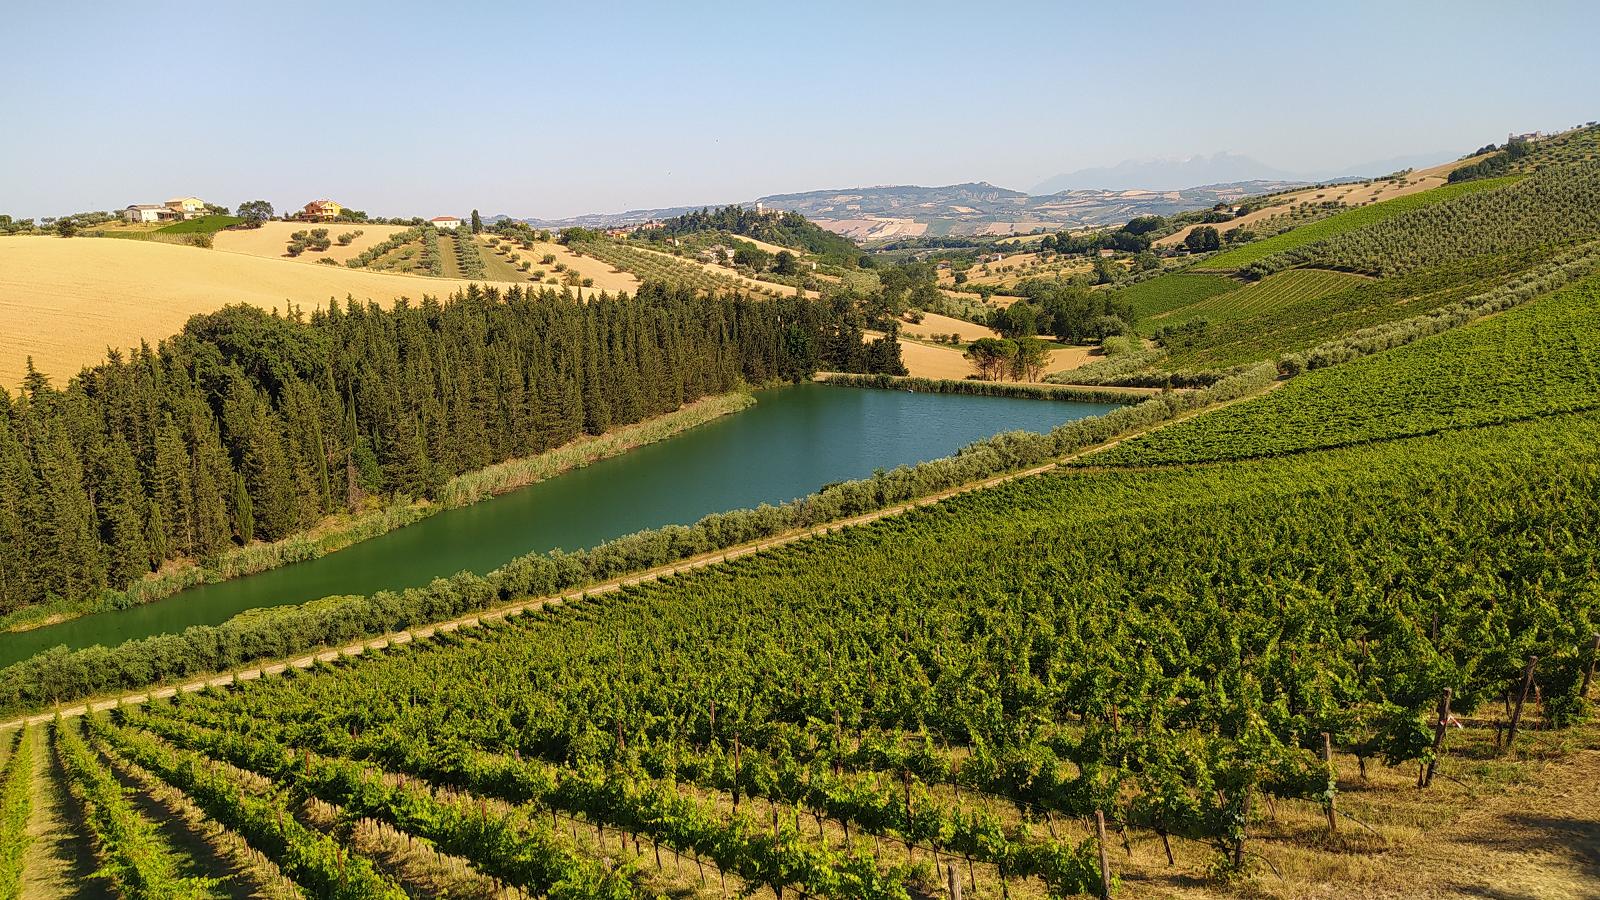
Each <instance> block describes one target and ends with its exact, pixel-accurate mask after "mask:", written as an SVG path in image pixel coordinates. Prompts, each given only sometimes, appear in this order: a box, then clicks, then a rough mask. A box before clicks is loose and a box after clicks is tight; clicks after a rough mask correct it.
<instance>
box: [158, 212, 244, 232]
mask: <svg viewBox="0 0 1600 900" xmlns="http://www.w3.org/2000/svg"><path fill="white" fill-rule="evenodd" d="M244 222H245V219H243V218H241V217H239V216H225V215H224V216H201V217H200V218H198V219H184V220H183V221H181V222H173V223H172V224H171V225H166V226H163V227H161V228H157V229H156V233H157V234H216V233H217V232H219V231H221V230H223V229H224V228H232V227H233V226H235V225H241V224H244Z"/></svg>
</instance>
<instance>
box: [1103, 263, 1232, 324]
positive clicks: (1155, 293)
mask: <svg viewBox="0 0 1600 900" xmlns="http://www.w3.org/2000/svg"><path fill="white" fill-rule="evenodd" d="M1237 287H1239V282H1238V281H1237V280H1235V279H1233V278H1228V277H1226V276H1223V275H1203V274H1197V273H1194V272H1175V273H1173V274H1171V275H1163V276H1161V277H1159V278H1152V279H1150V280H1149V281H1141V282H1139V283H1138V284H1135V285H1133V286H1132V287H1127V288H1123V289H1122V290H1120V291H1118V294H1117V296H1118V299H1119V300H1122V301H1124V302H1126V303H1127V304H1128V305H1129V306H1131V307H1132V308H1133V315H1134V320H1135V322H1137V323H1139V324H1141V325H1142V324H1144V323H1145V322H1147V321H1148V320H1149V319H1150V318H1152V317H1154V316H1159V315H1163V314H1165V313H1169V312H1172V311H1173V310H1176V309H1182V308H1183V307H1186V306H1191V305H1193V304H1195V303H1199V302H1200V301H1202V300H1205V299H1206V298H1208V297H1215V296H1217V295H1218V294H1226V293H1228V292H1229V291H1231V290H1234V289H1235V288H1237Z"/></svg>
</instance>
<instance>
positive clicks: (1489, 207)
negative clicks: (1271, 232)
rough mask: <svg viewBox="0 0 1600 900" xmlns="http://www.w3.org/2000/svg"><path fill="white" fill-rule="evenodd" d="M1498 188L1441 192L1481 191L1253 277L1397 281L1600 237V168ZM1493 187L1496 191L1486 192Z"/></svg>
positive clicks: (1342, 238)
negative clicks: (1477, 259) (1304, 274)
mask: <svg viewBox="0 0 1600 900" xmlns="http://www.w3.org/2000/svg"><path fill="white" fill-rule="evenodd" d="M1496 184H1499V182H1498V181H1484V182H1477V181H1469V182H1462V183H1460V184H1457V185H1450V186H1447V187H1444V188H1439V189H1438V190H1441V191H1445V190H1451V191H1461V190H1471V189H1473V188H1480V189H1479V190H1477V191H1475V192H1473V193H1468V194H1465V195H1456V196H1454V197H1452V198H1451V199H1448V200H1442V201H1439V202H1437V203H1433V204H1430V205H1425V206H1422V207H1420V208H1417V209H1412V210H1410V211H1408V212H1403V213H1401V214H1399V215H1394V216H1389V217H1387V218H1385V219H1383V220H1382V221H1378V222H1375V223H1371V224H1368V225H1366V226H1365V227H1362V228H1356V229H1354V230H1346V231H1343V232H1341V233H1338V234H1335V235H1333V236H1332V237H1329V238H1327V239H1326V240H1322V241H1319V242H1317V243H1314V244H1309V245H1306V246H1303V247H1300V248H1297V249H1293V250H1287V251H1284V252H1280V253H1276V254H1274V255H1272V256H1270V257H1267V258H1266V259H1262V260H1261V261H1260V262H1257V263H1254V264H1252V265H1251V266H1250V267H1249V269H1248V271H1249V272H1250V273H1251V274H1252V275H1257V276H1259V275H1261V274H1266V273H1268V272H1274V271H1278V270H1281V269H1285V268H1290V267H1293V266H1300V265H1310V266H1318V267H1322V268H1333V269H1343V270H1345V271H1351V272H1366V273H1369V274H1373V275H1395V274H1404V273H1406V272H1415V271H1418V270H1421V269H1425V268H1429V267H1431V266H1436V265H1441V264H1446V263H1450V262H1453V261H1456V260H1461V259H1467V258H1470V257H1473V256H1481V255H1485V254H1494V253H1513V252H1517V251H1521V250H1528V249H1534V248H1539V247H1550V246H1560V245H1562V244H1567V243H1573V242H1577V241H1581V240H1592V239H1594V238H1595V237H1600V161H1594V162H1587V163H1577V164H1574V165H1570V166H1561V167H1558V168H1551V169H1546V170H1545V171H1542V172H1539V173H1536V174H1534V175H1530V176H1528V177H1526V178H1523V179H1521V180H1519V181H1517V182H1515V183H1513V184H1508V185H1505V186H1503V187H1495V185H1496ZM1485 185H1487V186H1489V187H1492V188H1493V189H1492V190H1484V189H1481V187H1480V186H1485ZM1419 196H1420V195H1419ZM1391 202H1399V201H1391ZM1335 218H1337V217H1335ZM1327 221H1333V220H1332V219H1329V220H1327Z"/></svg>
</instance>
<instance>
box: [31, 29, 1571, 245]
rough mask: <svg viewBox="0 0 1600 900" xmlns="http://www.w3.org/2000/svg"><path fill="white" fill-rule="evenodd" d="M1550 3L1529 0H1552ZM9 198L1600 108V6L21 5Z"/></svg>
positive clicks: (827, 175)
mask: <svg viewBox="0 0 1600 900" xmlns="http://www.w3.org/2000/svg"><path fill="white" fill-rule="evenodd" d="M1533 10H1536V11H1533ZM0 21H3V22H4V27H3V28H0V33H3V34H4V35H5V37H4V39H0V46H4V47H5V50H6V75H5V77H4V78H0V135H4V138H3V139H0V212H3V213H11V214H13V215H20V216H35V217H38V216H48V215H56V214H63V213H68V212H78V211H85V210H94V209H117V208H121V207H123V206H126V205H128V204H130V203H148V202H160V201H162V200H165V199H167V198H168V197H173V196H184V195H195V196H199V197H203V198H205V199H207V200H209V201H211V202H215V203H221V204H223V205H227V206H230V207H231V206H236V205H237V204H239V203H240V202H243V201H245V200H252V199H258V198H261V199H267V200H269V201H271V202H272V203H273V204H274V205H275V206H277V207H278V208H279V209H284V208H296V207H299V206H301V205H303V204H304V203H305V202H306V201H308V200H312V199H316V198H320V197H331V198H333V199H335V200H338V201H339V202H341V203H344V204H345V205H347V206H350V207H354V208H357V209H363V210H366V211H367V212H369V213H371V214H373V215H383V216H411V215H422V216H431V215H441V214H456V215H462V214H465V213H466V212H467V211H468V210H470V209H473V208H476V209H480V210H482V212H483V214H484V215H486V216H487V215H494V214H498V213H506V214H510V215H515V216H518V217H523V216H532V217H539V218H559V217H565V216H571V215H577V214H581V213H587V212H617V211H622V210H627V209H637V208H653V207H666V206H682V205H698V204H710V203H723V202H735V201H741V200H751V199H754V198H756V197H758V196H761V195H764V194H774V193H785V192H791V191H804V190H815V189H823V188H839V187H852V186H864V185H876V184H924V185H929V184H951V183H957V182H967V181H988V182H991V183H994V184H998V185H1001V186H1004V187H1012V188H1016V189H1020V190H1026V189H1028V188H1029V187H1031V186H1032V185H1034V184H1036V183H1038V182H1040V181H1042V180H1044V179H1046V178H1048V177H1050V176H1053V175H1056V174H1059V173H1062V172H1068V171H1073V170H1076V169H1079V168H1085V167H1091V166H1104V165H1113V164H1116V163H1118V162H1120V161H1123V160H1127V159H1144V158H1155V157H1182V156H1188V155H1193V154H1210V153H1216V152H1219V151H1231V152H1236V153H1242V154H1245V155H1248V156H1251V157H1254V158H1256V159H1258V160H1260V161H1262V162H1264V163H1266V164H1269V165H1271V166H1274V167H1276V168H1280V169H1287V170H1291V171H1309V170H1315V169H1332V168H1339V167H1344V166H1349V165H1353V164H1357V163H1362V162H1366V161H1369V160H1379V159H1389V158H1393V157H1397V156H1404V155H1410V154H1422V153H1443V154H1447V156H1448V155H1460V154H1464V153H1466V152H1468V151H1470V150H1472V149H1474V148H1476V147H1478V146H1481V145H1482V144H1485V143H1488V142H1491V141H1503V140H1504V139H1505V135H1506V133H1507V132H1508V131H1513V130H1514V131H1518V132H1521V131H1532V130H1535V129H1541V130H1554V129H1558V128H1562V127H1566V126H1570V125H1574V124H1578V123H1581V122H1586V121H1589V120H1592V119H1600V91H1596V86H1600V53H1595V52H1594V48H1593V46H1592V42H1593V39H1594V36H1595V35H1596V34H1600V4H1596V3H1593V2H1592V0H1586V2H1564V0H1549V2H1545V0H1541V2H1540V3H1537V4H1532V5H1529V6H1527V7H1520V8H1519V7H1518V6H1517V5H1516V4H1508V3H1506V2H1505V0H1496V2H1492V3H1489V2H1483V3H1480V2H1477V0H1453V2H1422V0H1406V2H1400V3H1395V2H1373V3H1366V2H1349V3H1338V2H1332V0H1329V2H1319V3H1290V2H1282V3H1230V2H1225V0H1213V2H1207V3H1196V2H1193V0H1190V2H1183V3H1167V2H1160V0H1144V2H1139V3H1094V4H1089V3H1081V4H1080V3H1070V2H1054V3H1049V2H1037V3H1036V2H1024V0H1013V2H1008V3H1005V4H979V3H972V2H964V3H946V2H933V0H924V2H873V0H854V2H846V3H833V2H805V3H792V2H788V3H764V2H754V0H746V2H727V3H712V2H694V0H679V2H671V3H664V2H659V0H654V2H640V3H606V2H570V0H569V2H566V3H560V4H553V3H542V2H520V3H487V2H485V3H477V2H470V0H468V2H451V3H442V2H438V0H432V2H426V3H410V2H402V0H388V2H383V3H340V4H298V5H297V4H282V3H272V4H267V3H245V2H234V0H215V2H209V3H200V2H162V0H142V2H140V3H112V2H101V3H75V2H48V3H47V2H43V0H32V2H28V0H21V2H18V3H14V4H7V6H6V9H5V12H4V14H3V18H0Z"/></svg>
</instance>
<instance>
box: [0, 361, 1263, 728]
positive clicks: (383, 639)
mask: <svg viewBox="0 0 1600 900" xmlns="http://www.w3.org/2000/svg"><path fill="white" fill-rule="evenodd" d="M1285 383H1286V382H1284V381H1274V382H1273V383H1272V384H1270V385H1268V386H1267V388H1266V389H1265V390H1263V391H1258V392H1256V393H1253V394H1248V395H1246V396H1244V397H1238V398H1235V399H1233V400H1229V401H1226V402H1223V403H1219V404H1216V405H1213V406H1207V407H1203V408H1201V409H1197V410H1191V411H1189V412H1187V413H1184V414H1182V415H1179V416H1175V417H1174V418H1171V419H1168V420H1166V421H1164V422H1159V423H1157V424H1155V425H1153V426H1151V427H1149V428H1144V429H1139V430H1136V431H1133V432H1130V433H1128V434H1125V435H1123V436H1121V437H1118V438H1116V439H1114V440H1110V441H1107V442H1105V443H1103V444H1097V445H1095V446H1093V447H1089V448H1086V449H1084V450H1080V451H1078V452H1077V453H1073V454H1069V455H1067V456H1064V457H1061V458H1059V459H1056V460H1053V461H1051V462H1048V463H1044V464H1041V465H1037V466H1032V467H1030V468H1027V469H1023V470H1020V471H1016V472H1008V473H1005V474H1002V475H996V476H993V477H991V478H986V479H984V480H982V481H977V482H972V483H970V484H965V485H961V486H959V487H954V488H950V489H948V490H944V491H940V492H938V493H935V494H930V495H928V496H926V497H919V498H917V499H915V500H909V501H907V502H905V503H899V504H896V505H894V506H890V507H885V508H884V509H880V510H874V511H873V512H869V513H863V514H861V515H859V516H853V517H851V518H848V519H840V520H837V521H834V522H827V523H824V524H821V525H815V526H812V527H810V528H803V529H797V530H795V531H790V532H786V533H784V534H780V535H778V536H776V537H771V538H766V539H764V540H760V541H753V542H751V543H748V544H741V545H739V546H736V547H730V548H728V549H726V550H717V551H713V552H711V553H705V554H701V555H700V556H696V557H692V558H690V559H687V560H682V561H679V562H676V563H672V564H669V565H663V566H657V567H655V568H652V569H646V570H644V571H642V572H637V573H634V574H632V575H625V576H623V577H621V578H614V579H612V580H610V581H605V582H601V583H599V584H595V585H590V586H588V587H585V588H581V589H576V590H571V591H566V592H563V593H561V594H557V595H553V596H547V597H537V598H531V599H528V600H519V601H516V602H513V603H509V604H505V605H502V606H499V607H495V608H493V609H489V610H484V611H482V612H477V613H472V614H470V615H466V616H459V617H457V618H453V619H448V620H445V621H442V622H434V623H432V624H429V625H422V626H418V627H416V628H409V629H405V630H403V631H398V632H390V633H388V634H385V635H381V636H378V637H373V638H366V639H364V640H360V641H354V642H351V643H348V644H345V645H343V646H341V647H338V648H330V649H326V650H320V651H316V652H313V653H307V654H300V655H296V656H293V657H290V658H289V659H285V660H279V661H278V662H273V663H266V664H263V665H255V666H249V667H246V668H243V669H238V670H235V671H233V672H226V673H223V674H220V675H211V676H207V677H205V678H197V679H192V680H190V681H186V682H183V683H181V684H177V685H169V686H167V687H162V688H157V689H155V690H145V691H139V692H135V693H129V694H123V695H120V696H117V697H114V698H109V699H103V700H95V701H91V702H88V703H79V704H76V705H73V706H70V707H64V708H61V709H59V710H52V711H50V712H43V713H36V714H34V715H31V716H24V717H21V718H17V719H12V720H10V721H8V722H4V723H0V731H5V730H8V729H11V728H17V727H20V726H22V725H24V724H29V723H31V724H40V723H44V722H49V721H51V720H52V719H54V718H55V717H56V716H57V715H61V716H81V715H85V714H86V713H88V712H90V711H95V712H100V711H104V710H108V709H114V708H116V707H118V706H121V705H123V704H138V703H144V702H147V701H149V700H151V699H161V698H164V697H172V696H175V695H177V694H179V693H194V692H197V691H203V690H205V689H207V688H211V687H226V686H228V685H230V684H233V683H234V682H236V681H250V680H253V679H258V678H263V677H266V676H268V675H278V674H282V673H283V672H286V671H288V670H289V669H290V668H295V669H309V668H311V667H312V666H315V665H316V664H317V663H320V662H333V661H334V660H337V659H339V658H341V657H348V656H359V655H361V654H362V653H365V652H366V651H368V650H382V649H384V648H387V647H391V646H398V645H400V644H406V643H410V642H411V641H414V640H418V639H426V638H430V637H433V636H434V635H435V634H441V633H446V632H451V631H456V630H457V629H460V628H471V627H476V626H478V625H481V624H482V623H484V622H486V621H489V622H493V621H499V620H501V619H504V618H506V617H507V616H515V615H521V614H523V613H525V612H530V611H536V610H539V609H541V608H543V607H544V606H546V605H549V604H554V603H564V602H567V601H571V600H582V599H585V598H587V597H592V596H599V595H604V594H612V593H616V592H617V591H620V590H622V589H623V588H628V587H634V586H636V585H640V584H647V583H649V582H652V581H659V580H661V579H663V578H667V577H669V576H672V575H677V574H679V573H681V572H692V571H694V570H696V569H703V568H706V567H708V566H713V565H717V564H719V563H725V562H728V561H731V560H735V559H738V558H740V557H743V556H749V555H751V554H754V553H760V552H761V551H763V550H770V549H773V548H776V547H782V546H785V545H787V544H792V543H795V542H796V541H800V540H803V539H805V538H809V537H818V536H821V535H826V534H833V533H835V532H839V531H843V530H845V529H847V528H853V527H856V526H859V525H866V524H868V523H871V522H875V521H877V520H879V519H884V518H888V517H890V516H896V515H900V514H901V513H905V512H910V511H913V510H916V509H919V508H921V507H924V506H929V505H932V504H935V503H938V502H940V501H942V500H947V499H949V498H951V497H955V496H959V495H961V494H966V493H969V492H972V491H979V490H983V489H985V488H991V487H995V486H997V485H1001V484H1006V483H1008V482H1011V481H1016V480H1018V479H1022V478H1029V477H1033V476H1036V475H1042V474H1044V473H1046V472H1050V471H1053V470H1055V469H1057V468H1060V467H1063V466H1064V465H1065V464H1066V463H1069V462H1072V461H1073V460H1076V459H1078V458H1080V457H1082V456H1086V455H1088V454H1090V453H1096V452H1099V451H1101V450H1106V449H1109V448H1111V447H1115V446H1117V445H1118V444H1121V443H1122V442H1123V441H1126V440H1128V439H1130V438H1134V437H1138V436H1139V435H1143V434H1149V433H1152V432H1155V431H1159V430H1160V429H1162V428H1165V427H1167V426H1169V425H1175V424H1177V423H1179V422H1184V421H1188V420H1189V419H1191V418H1193V417H1194V416H1197V415H1200V414H1202V413H1206V412H1211V411H1214V410H1218V409H1223V408H1225V407H1228V406H1232V405H1233V404H1235V403H1239V402H1241V401H1245V400H1250V399H1253V398H1256V397H1260V396H1264V395H1265V394H1266V393H1268V392H1271V391H1273V390H1275V389H1277V388H1278V387H1279V386H1281V385H1283V384H1285Z"/></svg>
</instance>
